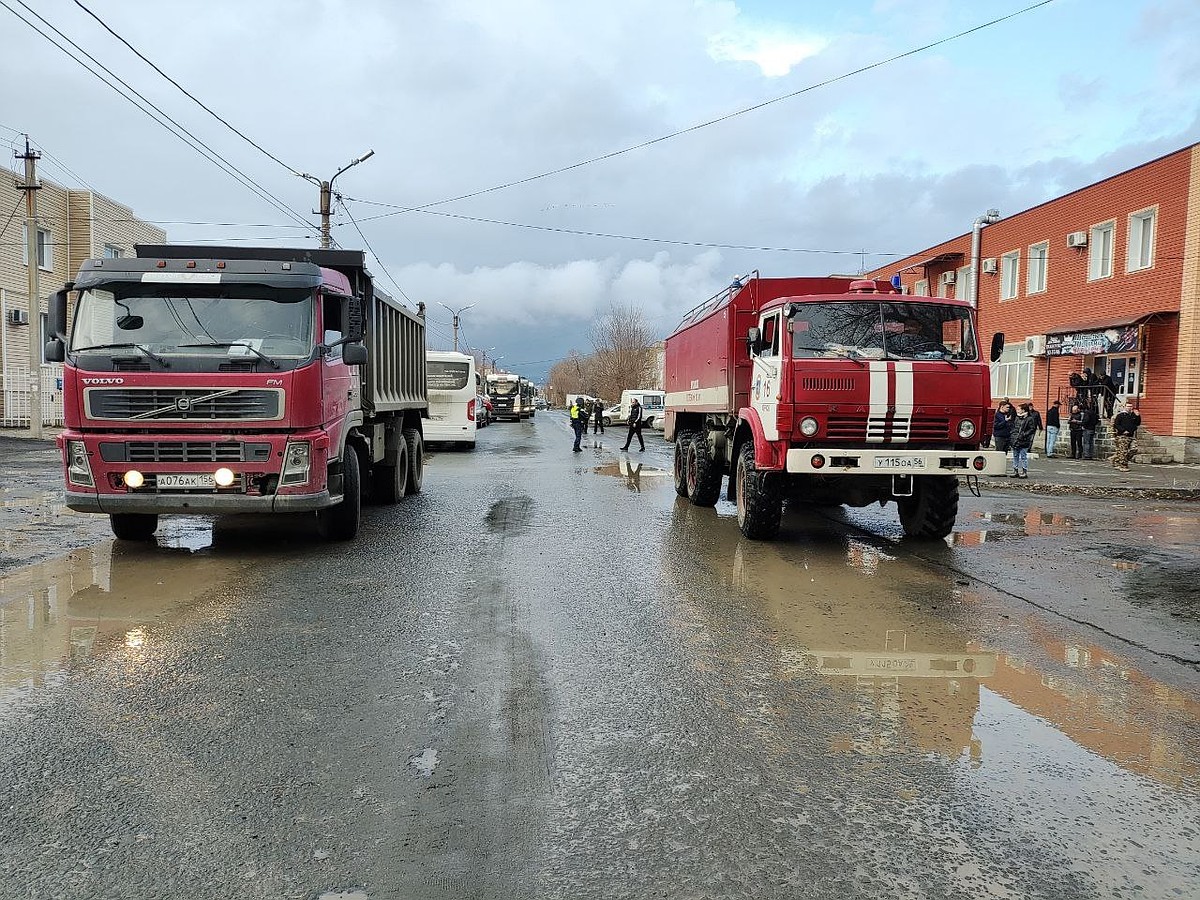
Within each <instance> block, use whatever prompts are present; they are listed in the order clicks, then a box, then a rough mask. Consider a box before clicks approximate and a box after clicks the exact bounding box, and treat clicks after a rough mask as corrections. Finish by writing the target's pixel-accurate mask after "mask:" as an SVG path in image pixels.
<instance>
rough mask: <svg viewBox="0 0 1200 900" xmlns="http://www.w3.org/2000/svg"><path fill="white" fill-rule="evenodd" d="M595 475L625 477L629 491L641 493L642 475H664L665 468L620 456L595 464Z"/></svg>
mask: <svg viewBox="0 0 1200 900" xmlns="http://www.w3.org/2000/svg"><path fill="white" fill-rule="evenodd" d="M593 471H594V472H595V473H596V474H597V475H609V476H612V477H614V478H623V479H625V486H626V487H627V488H629V490H631V491H636V492H637V493H641V490H642V477H643V476H646V477H658V476H662V475H666V474H667V472H666V470H665V469H659V468H656V467H654V466H647V465H644V464H643V463H642V462H641V461H640V460H633V459H629V458H628V457H625V456H622V457H619V458H618V459H617V461H616V462H614V463H608V464H607V465H603V466H596V468H595V469H594V470H593Z"/></svg>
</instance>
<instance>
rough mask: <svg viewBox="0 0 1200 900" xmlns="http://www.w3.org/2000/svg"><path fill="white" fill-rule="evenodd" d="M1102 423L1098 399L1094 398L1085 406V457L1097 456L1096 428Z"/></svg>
mask: <svg viewBox="0 0 1200 900" xmlns="http://www.w3.org/2000/svg"><path fill="white" fill-rule="evenodd" d="M1099 424H1100V413H1099V412H1098V411H1097V410H1096V400H1095V398H1093V399H1092V400H1091V402H1090V403H1088V405H1087V406H1085V407H1084V408H1083V458H1084V459H1095V458H1096V428H1097V426H1099Z"/></svg>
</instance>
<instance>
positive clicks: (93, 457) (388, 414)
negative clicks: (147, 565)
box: [46, 245, 428, 540]
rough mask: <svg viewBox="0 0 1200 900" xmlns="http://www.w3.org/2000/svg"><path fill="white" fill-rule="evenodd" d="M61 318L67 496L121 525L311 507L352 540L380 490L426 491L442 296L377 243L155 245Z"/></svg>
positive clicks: (53, 326)
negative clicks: (403, 283) (394, 287)
mask: <svg viewBox="0 0 1200 900" xmlns="http://www.w3.org/2000/svg"><path fill="white" fill-rule="evenodd" d="M72 290H74V291H78V292H79V294H78V301H77V302H76V304H75V308H74V315H73V316H72V322H71V327H70V330H69V331H68V328H67V306H68V296H69V293H70V291H72ZM49 318H50V321H49V323H48V324H49V330H50V333H51V334H52V335H53V337H52V338H51V340H50V342H49V343H48V344H47V346H46V355H47V358H48V359H51V360H55V361H60V362H64V377H63V393H64V407H65V417H66V422H65V424H66V428H65V430H64V432H63V434H62V435H61V437H60V438H59V447H60V448H61V450H62V454H63V467H64V475H65V479H66V501H67V506H69V507H70V508H71V509H75V510H81V511H85V512H97V513H107V514H108V515H109V516H110V517H111V519H112V528H113V533H114V534H115V535H116V536H117V537H118V538H122V539H126V540H147V539H149V538H150V536H151V535H152V534H153V533H154V531H155V529H156V528H157V527H158V517H159V515H160V514H163V513H177V514H178V513H184V514H188V513H192V514H208V515H223V514H227V513H306V514H308V515H311V516H313V517H314V518H315V520H316V524H317V527H318V529H319V530H320V532H321V533H322V534H323V535H324V536H325V537H327V538H330V539H333V540H347V539H349V538H352V537H354V535H355V534H356V533H357V531H358V526H359V518H360V506H361V502H362V499H363V497H364V496H368V495H369V496H371V497H372V498H373V499H375V500H377V501H378V502H382V503H395V502H397V501H398V500H399V499H400V498H401V497H403V496H404V495H405V494H412V493H416V492H417V491H419V490H420V489H421V479H422V473H423V467H424V443H423V438H422V418H423V417H425V416H427V415H428V400H427V397H426V386H425V318H424V308H423V307H421V308H419V309H418V310H417V311H416V312H413V311H410V310H408V309H406V308H405V307H404V306H403V305H401V304H399V303H397V302H396V301H394V300H392V299H391V298H390V297H388V296H387V295H386V294H384V293H383V292H382V291H380V290H379V289H378V288H377V287H376V285H375V282H374V280H373V279H372V277H371V275H370V273H369V272H368V271H367V269H366V266H365V264H364V256H363V254H362V253H361V252H359V251H350V250H312V249H295V250H290V249H280V248H269V247H256V248H247V247H188V246H161V245H142V246H138V247H137V248H136V256H135V257H131V258H126V259H89V260H86V261H85V262H84V263H83V266H82V268H81V269H80V271H79V275H78V277H77V278H76V280H75V281H74V283H72V284H69V285H67V286H66V288H64V289H63V290H61V291H59V292H58V293H57V294H56V295H55V296H54V298H53V301H52V303H51V307H50V317H49Z"/></svg>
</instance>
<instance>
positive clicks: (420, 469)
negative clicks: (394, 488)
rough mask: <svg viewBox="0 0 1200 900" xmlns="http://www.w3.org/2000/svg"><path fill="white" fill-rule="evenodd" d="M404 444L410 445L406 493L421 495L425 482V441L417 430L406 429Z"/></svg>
mask: <svg viewBox="0 0 1200 900" xmlns="http://www.w3.org/2000/svg"><path fill="white" fill-rule="evenodd" d="M404 443H405V444H407V445H408V484H406V485H405V487H404V493H406V494H419V493H421V482H423V481H424V480H425V440H424V438H422V437H421V432H420V431H418V430H417V429H416V428H405V429H404Z"/></svg>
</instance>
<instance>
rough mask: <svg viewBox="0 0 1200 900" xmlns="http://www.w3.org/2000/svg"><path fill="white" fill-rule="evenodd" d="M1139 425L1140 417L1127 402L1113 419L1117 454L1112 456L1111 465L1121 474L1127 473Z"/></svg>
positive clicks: (1140, 422)
mask: <svg viewBox="0 0 1200 900" xmlns="http://www.w3.org/2000/svg"><path fill="white" fill-rule="evenodd" d="M1141 424H1142V417H1141V416H1140V415H1138V412H1137V410H1135V409H1134V408H1133V404H1132V403H1130V402H1128V401H1126V403H1125V408H1124V409H1123V410H1121V411H1120V412H1119V413H1117V417H1116V418H1115V419H1113V434H1114V435H1115V437H1116V442H1117V452H1116V453H1114V454H1113V465H1114V466H1116V467H1117V468H1118V469H1120V470H1121V471H1122V472H1128V471H1129V457H1131V456H1132V455H1133V438H1134V435H1136V434H1137V430H1138V426H1140V425H1141Z"/></svg>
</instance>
